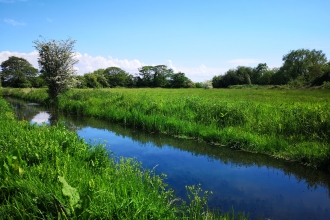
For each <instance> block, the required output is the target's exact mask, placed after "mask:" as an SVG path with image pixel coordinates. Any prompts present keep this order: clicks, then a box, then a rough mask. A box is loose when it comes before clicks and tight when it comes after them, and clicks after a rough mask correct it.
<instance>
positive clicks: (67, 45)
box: [33, 38, 78, 100]
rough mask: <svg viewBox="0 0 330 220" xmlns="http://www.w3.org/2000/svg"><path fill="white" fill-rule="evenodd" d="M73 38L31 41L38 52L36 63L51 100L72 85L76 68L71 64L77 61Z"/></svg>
mask: <svg viewBox="0 0 330 220" xmlns="http://www.w3.org/2000/svg"><path fill="white" fill-rule="evenodd" d="M75 42H76V41H75V40H72V39H71V38H69V39H67V40H49V41H46V40H45V39H43V41H39V40H36V41H34V42H33V43H34V44H35V46H34V47H35V48H36V49H37V50H38V52H39V59H38V63H39V66H40V72H41V73H42V74H43V76H44V79H45V82H46V84H47V86H48V95H49V98H50V99H51V100H55V99H56V98H57V96H58V95H59V94H61V93H63V92H65V91H67V90H69V89H70V88H72V87H74V84H75V77H74V76H75V75H76V70H75V69H74V67H73V65H74V64H76V63H78V59H76V58H75V51H74V44H75Z"/></svg>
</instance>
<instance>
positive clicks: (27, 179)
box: [0, 98, 231, 219]
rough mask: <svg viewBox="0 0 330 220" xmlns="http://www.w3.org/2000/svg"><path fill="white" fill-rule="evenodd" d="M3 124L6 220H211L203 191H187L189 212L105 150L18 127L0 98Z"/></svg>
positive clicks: (149, 176) (64, 134)
mask: <svg viewBox="0 0 330 220" xmlns="http://www.w3.org/2000/svg"><path fill="white" fill-rule="evenodd" d="M0 120H1V123H0V131H1V132H0V183H1V185H0V216H1V218H3V219H206V218H210V217H212V216H213V217H214V214H212V213H210V212H209V211H208V210H207V207H206V206H205V204H206V197H203V198H202V197H200V196H201V194H203V193H202V192H201V189H200V188H199V187H187V192H188V194H189V197H190V198H191V200H190V201H189V205H188V204H185V203H182V202H180V201H177V200H178V199H176V198H175V196H174V193H173V192H172V191H171V190H170V189H167V188H166V185H165V184H164V183H163V177H161V176H157V175H155V174H154V172H153V171H152V170H144V169H142V167H141V164H140V163H138V162H136V161H135V160H132V159H120V158H118V159H115V158H111V157H109V155H108V153H107V152H106V151H105V149H104V148H103V147H102V146H101V145H99V146H95V147H91V146H89V145H88V144H86V143H85V142H84V141H83V140H81V139H79V138H78V136H77V135H76V134H75V133H73V132H69V131H68V130H66V129H65V128H64V126H61V125H59V126H53V127H50V126H47V125H42V126H38V125H31V124H29V123H28V122H26V121H17V120H16V119H15V117H14V114H13V112H12V109H11V108H10V106H9V105H8V104H7V103H6V102H5V101H4V100H3V99H1V98H0ZM206 194H207V193H206ZM204 195H205V194H204ZM216 218H218V219H231V216H230V215H229V214H227V215H224V216H217V217H216Z"/></svg>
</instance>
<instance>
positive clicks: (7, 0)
mask: <svg viewBox="0 0 330 220" xmlns="http://www.w3.org/2000/svg"><path fill="white" fill-rule="evenodd" d="M26 1H27V0H0V3H15V2H26Z"/></svg>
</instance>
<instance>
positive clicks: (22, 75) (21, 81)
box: [0, 56, 38, 88]
mask: <svg viewBox="0 0 330 220" xmlns="http://www.w3.org/2000/svg"><path fill="white" fill-rule="evenodd" d="M1 69H2V71H1V72H0V77H1V81H2V85H3V86H9V87H19V88H24V87H30V86H32V83H31V80H32V78H34V77H36V76H37V74H38V70H37V69H36V68H34V67H33V66H32V65H31V64H30V63H29V62H28V61H27V60H26V59H24V58H20V57H15V56H11V57H9V58H8V59H7V60H5V61H3V62H2V63H1Z"/></svg>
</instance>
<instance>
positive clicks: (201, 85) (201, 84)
mask: <svg viewBox="0 0 330 220" xmlns="http://www.w3.org/2000/svg"><path fill="white" fill-rule="evenodd" d="M195 88H203V83H202V82H195Z"/></svg>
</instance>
